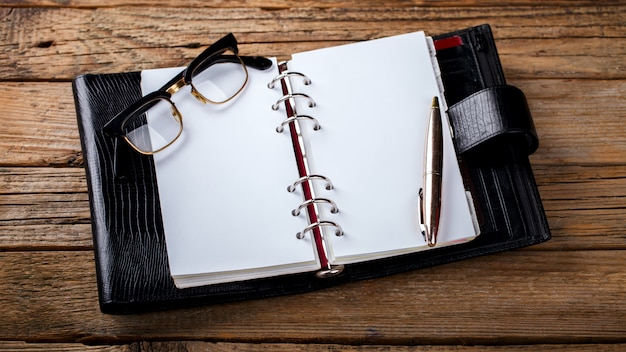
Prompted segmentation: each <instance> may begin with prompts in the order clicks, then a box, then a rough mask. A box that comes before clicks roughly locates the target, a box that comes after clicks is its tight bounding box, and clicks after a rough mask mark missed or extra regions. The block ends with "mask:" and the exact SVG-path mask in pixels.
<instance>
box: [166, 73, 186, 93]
mask: <svg viewBox="0 0 626 352" xmlns="http://www.w3.org/2000/svg"><path fill="white" fill-rule="evenodd" d="M185 85H186V83H185V77H181V79H179V80H178V81H176V82H175V83H174V84H172V85H171V86H170V87H169V88H167V89H166V90H165V91H166V92H168V93H169V94H170V95H174V94H175V93H176V92H178V91H179V90H180V89H181V88H182V87H184V86H185Z"/></svg>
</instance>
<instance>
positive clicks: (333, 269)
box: [315, 264, 344, 279]
mask: <svg viewBox="0 0 626 352" xmlns="http://www.w3.org/2000/svg"><path fill="white" fill-rule="evenodd" d="M343 269H344V266H343V265H341V264H340V265H328V267H327V268H324V269H321V270H318V271H317V272H316V273H315V276H317V277H318V278H320V279H326V278H329V277H333V276H337V275H339V274H341V272H342V271H343Z"/></svg>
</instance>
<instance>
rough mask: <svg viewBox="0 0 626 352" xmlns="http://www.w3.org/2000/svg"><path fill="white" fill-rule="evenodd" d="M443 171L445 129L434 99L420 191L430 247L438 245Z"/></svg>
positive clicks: (424, 228) (426, 234)
mask: <svg viewBox="0 0 626 352" xmlns="http://www.w3.org/2000/svg"><path fill="white" fill-rule="evenodd" d="M442 171H443V127H442V125H441V113H440V111H439V99H438V98H437V97H434V98H433V102H432V105H431V107H430V118H429V120H428V129H427V131H426V148H425V154H424V184H423V190H420V198H421V226H420V227H421V231H422V235H424V238H425V240H426V243H427V244H428V246H429V247H434V246H435V245H436V244H437V232H438V231H439V215H440V213H441V181H442V175H443V174H442Z"/></svg>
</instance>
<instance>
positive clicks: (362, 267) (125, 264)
mask: <svg viewBox="0 0 626 352" xmlns="http://www.w3.org/2000/svg"><path fill="white" fill-rule="evenodd" d="M434 39H435V40H439V42H440V43H441V42H444V43H445V42H448V43H447V45H443V46H442V47H441V48H438V49H437V55H438V60H439V63H440V69H441V73H442V80H443V83H444V86H445V96H446V100H447V102H448V106H449V117H450V122H451V125H452V127H453V131H454V143H455V147H456V149H457V155H458V158H459V163H460V165H461V170H462V174H463V178H464V182H465V183H466V186H467V187H468V188H469V189H470V190H471V192H472V194H473V196H474V198H475V203H476V204H475V205H476V207H477V212H478V215H479V224H480V228H481V235H480V236H479V237H478V238H477V239H476V240H474V241H471V242H469V243H466V244H461V245H457V246H452V247H445V248H439V249H433V250H430V251H426V252H419V253H416V254H410V255H403V256H399V257H394V258H390V259H383V260H377V261H372V262H365V263H361V264H352V265H348V266H346V269H345V270H344V272H343V273H342V274H341V275H339V276H337V277H333V278H328V279H317V278H316V277H315V276H314V275H313V274H311V273H305V274H297V275H289V276H282V277H273V278H268V279H259V280H251V281H244V282H235V283H226V284H217V285H211V286H201V287H195V288H188V289H178V288H176V287H175V285H174V282H173V280H172V278H171V275H170V272H169V269H168V262H167V254H166V246H165V238H164V233H163V225H162V221H161V213H160V206H159V204H160V203H159V193H158V190H157V188H156V179H155V172H154V164H153V160H152V158H150V157H145V156H141V155H139V154H137V153H126V154H127V155H128V156H127V157H128V158H131V160H129V162H131V163H132V164H133V165H134V167H133V171H132V172H133V175H130V177H129V178H128V180H127V181H125V182H120V181H119V180H116V179H115V178H114V165H113V160H114V158H113V150H114V145H113V144H114V143H115V141H114V140H113V139H111V138H107V137H106V136H104V134H103V132H102V127H103V125H104V124H105V123H106V122H107V121H109V120H110V119H111V118H112V117H113V116H114V115H115V114H116V113H118V112H119V111H121V110H122V109H124V108H125V107H127V106H128V105H130V104H131V103H132V102H133V101H135V100H136V99H138V98H140V97H141V89H140V73H139V72H131V73H119V74H103V75H90V74H87V75H82V76H79V77H77V78H76V79H75V80H74V85H73V88H74V95H75V101H76V112H77V116H78V127H79V132H80V137H81V143H82V149H83V153H84V159H85V170H86V174H87V184H88V188H89V196H90V206H91V219H92V229H93V240H94V251H95V259H96V273H97V283H98V293H99V299H100V307H101V310H102V311H103V312H105V313H114V314H125V313H133V312H140V311H146V310H159V309H169V308H176V307H183V306H192V305H198V304H213V303H219V302H225V301H233V300H242V299H250V298H259V297H268V296H275V295H281V294H287V293H298V292H305V291H310V290H315V289H320V288H324V287H328V286H332V285H337V284H340V283H343V282H347V281H351V280H359V279H366V278H373V277H378V276H382V275H388V274H392V273H398V272H403V271H407V270H413V269H418V268H422V267H427V266H432V265H437V264H443V263H447V262H451V261H457V260H461V259H465V258H470V257H475V256H478V255H483V254H488V253H494V252H498V251H503V250H507V249H513V248H518V247H521V246H527V245H531V244H536V243H540V242H543V241H546V240H548V239H549V238H550V231H549V228H548V224H547V221H546V218H545V214H544V211H543V207H542V204H541V200H540V198H539V194H538V191H537V187H536V184H535V180H534V177H533V174H532V170H531V167H530V164H529V160H528V155H529V154H530V153H532V152H533V151H534V150H535V149H536V148H537V136H536V133H535V129H534V126H533V123H532V118H531V116H530V112H529V111H528V107H527V104H526V100H525V98H524V95H523V93H522V92H521V91H520V90H519V89H517V88H514V87H511V86H507V85H506V82H505V79H504V75H503V73H502V68H501V66H500V61H499V58H498V54H497V51H496V47H495V43H494V40H493V36H492V34H491V30H490V28H489V26H488V25H482V26H478V27H473V28H468V29H464V30H460V31H458V32H454V33H449V34H445V35H440V36H436V37H434Z"/></svg>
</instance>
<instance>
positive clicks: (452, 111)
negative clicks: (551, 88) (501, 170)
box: [448, 85, 539, 155]
mask: <svg viewBox="0 0 626 352" xmlns="http://www.w3.org/2000/svg"><path fill="white" fill-rule="evenodd" d="M448 117H449V118H450V123H451V125H452V128H453V130H454V144H455V147H456V150H457V153H458V154H459V155H461V154H463V153H466V152H469V151H471V150H476V149H484V148H483V147H489V148H498V147H499V146H501V145H502V143H509V144H511V143H515V144H516V145H515V146H514V147H516V148H521V149H522V151H524V152H526V153H527V155H529V154H532V153H533V152H534V151H535V150H537V147H538V145H539V141H538V139H537V132H536V131H535V126H534V124H533V120H532V116H531V115H530V110H529V109H528V103H527V102H526V97H525V96H524V93H523V92H522V91H521V90H520V89H518V88H516V87H513V86H509V85H503V86H495V87H490V88H486V89H483V90H480V91H478V92H476V93H474V94H472V95H470V96H468V97H467V98H465V99H463V100H461V101H460V102H458V103H456V104H454V105H453V106H451V107H450V108H449V109H448Z"/></svg>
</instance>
